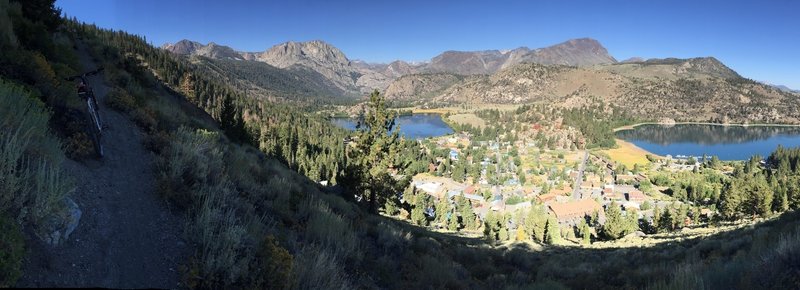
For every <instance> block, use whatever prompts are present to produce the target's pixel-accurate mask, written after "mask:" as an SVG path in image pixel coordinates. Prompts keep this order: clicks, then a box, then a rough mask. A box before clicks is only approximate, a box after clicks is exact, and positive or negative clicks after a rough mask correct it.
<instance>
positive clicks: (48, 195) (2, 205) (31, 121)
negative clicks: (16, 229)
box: [0, 80, 74, 225]
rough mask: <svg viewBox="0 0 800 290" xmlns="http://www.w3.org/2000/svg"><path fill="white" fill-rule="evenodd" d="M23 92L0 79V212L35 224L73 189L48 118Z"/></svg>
mask: <svg viewBox="0 0 800 290" xmlns="http://www.w3.org/2000/svg"><path fill="white" fill-rule="evenodd" d="M43 107H44V106H43V104H41V102H39V101H38V100H35V99H33V98H32V97H30V95H29V94H28V93H27V92H25V91H24V90H22V89H20V88H18V87H16V86H13V85H10V84H8V83H6V82H5V81H3V80H0V116H2V117H0V128H7V129H5V130H3V131H0V212H9V213H11V215H12V217H15V218H16V219H17V221H20V222H23V223H26V224H34V225H35V224H36V223H37V222H38V221H39V220H41V219H42V218H43V217H44V216H45V215H47V214H48V213H50V212H52V211H53V210H54V209H55V207H56V206H57V205H58V204H60V202H61V199H62V198H63V197H64V196H65V195H66V194H67V193H68V192H70V191H71V190H72V189H73V188H74V186H73V185H72V183H71V180H70V179H69V178H68V177H67V176H66V175H64V174H63V173H62V171H61V169H60V164H61V162H62V161H63V159H64V154H63V152H62V151H61V144H60V142H59V141H58V139H57V138H56V137H55V136H53V135H52V134H50V131H49V130H48V126H47V122H48V119H49V114H48V113H47V111H45V110H44V108H43Z"/></svg>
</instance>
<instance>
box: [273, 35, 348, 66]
mask: <svg viewBox="0 0 800 290" xmlns="http://www.w3.org/2000/svg"><path fill="white" fill-rule="evenodd" d="M258 59H259V60H260V61H264V62H267V63H269V64H271V65H273V66H276V67H279V68H286V67H289V66H292V65H295V64H298V63H306V62H315V63H321V64H337V65H340V66H350V60H349V59H347V56H345V55H344V53H343V52H342V51H341V50H339V49H338V48H336V47H334V46H332V45H330V44H328V43H326V42H324V41H321V40H312V41H306V42H294V41H288V42H284V43H281V44H278V45H275V46H273V47H271V48H270V49H268V50H267V51H265V52H264V53H262V54H261V55H259V57H258Z"/></svg>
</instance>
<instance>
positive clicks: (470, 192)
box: [464, 185, 475, 194]
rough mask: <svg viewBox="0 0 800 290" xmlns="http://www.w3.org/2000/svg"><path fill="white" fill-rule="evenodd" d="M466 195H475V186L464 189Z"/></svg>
mask: <svg viewBox="0 0 800 290" xmlns="http://www.w3.org/2000/svg"><path fill="white" fill-rule="evenodd" d="M464 194H475V186H472V185H470V186H467V188H465V189H464Z"/></svg>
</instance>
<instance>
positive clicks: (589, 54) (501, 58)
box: [162, 38, 617, 97]
mask: <svg viewBox="0 0 800 290" xmlns="http://www.w3.org/2000/svg"><path fill="white" fill-rule="evenodd" d="M162 48H163V49H166V50H168V51H170V52H172V53H175V54H178V55H186V56H190V57H191V56H195V57H205V58H209V59H213V60H248V61H257V62H262V63H266V64H269V65H271V66H273V67H276V68H279V69H283V70H285V71H287V73H294V74H309V73H311V74H319V75H321V76H323V77H324V78H326V79H327V80H329V81H330V82H331V85H333V86H334V87H335V88H331V90H328V91H341V92H342V94H343V95H345V96H351V97H354V96H359V95H363V94H366V93H368V92H370V91H372V90H373V89H381V90H382V89H385V88H387V87H388V86H389V84H391V83H392V82H393V81H394V80H395V79H397V78H399V77H402V76H404V75H411V74H420V73H426V74H427V73H449V74H456V75H481V74H493V73H496V72H498V71H500V70H501V69H504V68H508V67H511V66H513V65H516V64H519V63H525V62H532V63H540V64H552V65H568V66H591V65H598V64H611V63H616V62H617V61H616V59H614V57H612V56H611V55H609V53H608V51H607V50H606V49H605V47H603V46H602V45H601V44H600V42H598V41H597V40H594V39H590V38H581V39H573V40H569V41H566V42H563V43H560V44H556V45H553V46H549V47H545V48H539V49H529V48H527V47H520V48H517V49H513V50H502V51H501V50H485V51H445V52H443V53H442V54H440V55H438V56H436V57H434V58H432V59H431V60H430V61H429V62H424V63H417V64H412V63H408V62H405V61H401V60H398V61H394V62H391V63H388V64H383V63H367V62H364V61H358V60H355V61H351V60H350V59H349V58H347V56H345V54H344V53H343V52H342V51H341V50H339V49H338V48H336V47H334V46H332V45H330V44H328V43H325V42H323V41H319V40H314V41H308V42H291V41H290V42H285V43H281V44H278V45H275V46H273V47H271V48H269V49H267V50H265V51H263V52H242V51H236V50H234V49H233V48H231V47H228V46H223V45H218V44H216V43H213V42H212V43H209V44H207V45H203V44H201V43H198V42H195V41H190V40H181V41H179V42H177V43H174V44H171V43H167V44H165V45H163V46H162Z"/></svg>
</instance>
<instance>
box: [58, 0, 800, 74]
mask: <svg viewBox="0 0 800 290" xmlns="http://www.w3.org/2000/svg"><path fill="white" fill-rule="evenodd" d="M56 5H57V6H59V7H61V8H62V10H63V12H64V13H66V14H67V15H69V16H76V17H77V18H78V19H79V20H81V21H85V22H89V23H95V24H97V25H99V26H101V27H105V28H113V29H121V30H125V31H128V32H131V33H135V34H139V35H143V36H145V37H146V38H147V40H148V41H149V42H151V43H152V44H154V45H156V46H160V45H161V44H164V43H165V42H177V41H179V40H181V39H190V40H195V41H198V42H201V43H204V44H205V43H208V42H212V41H213V42H216V43H218V44H223V45H228V46H231V47H233V48H234V49H237V50H242V51H263V50H266V49H267V48H269V47H271V46H273V45H276V44H279V43H282V42H285V41H289V40H292V41H307V40H315V39H319V40H324V41H326V42H328V43H330V44H332V45H334V46H336V47H338V48H339V49H341V50H342V51H343V52H344V53H345V54H346V55H347V56H348V58H350V59H361V60H366V61H370V62H389V61H392V60H396V59H401V60H406V61H425V60H429V59H430V58H432V57H434V56H436V55H437V54H439V53H441V52H443V51H445V50H484V49H513V48H517V47H520V46H527V47H530V48H538V47H544V46H548V45H552V44H556V43H559V42H562V41H565V40H568V39H571V38H579V37H591V38H594V39H597V40H598V41H600V42H601V43H602V44H603V45H604V46H605V47H606V48H607V49H608V51H609V52H610V53H611V55H613V56H614V57H616V58H617V59H618V60H624V59H627V58H630V57H634V56H639V57H644V58H653V57H657V58H663V57H679V58H687V57H697V56H714V57H716V58H718V59H720V60H721V61H722V62H724V63H725V64H727V65H728V66H730V67H731V68H733V69H734V70H736V71H738V72H739V73H740V74H742V75H743V76H745V77H748V78H751V79H755V80H760V81H767V82H771V83H776V84H784V85H787V86H789V87H792V88H794V89H800V54H798V51H800V1H794V0H775V1H769V0H764V1H755V0H753V1H739V0H729V1H716V0H714V1H701V0H691V1H677V0H676V1H666V0H644V1H596V0H595V1H569V0H564V1H436V0H427V1H418V0H408V1H386V0H363V1H324V0H322V1H308V0H298V1H293V0H283V1H224V0H216V1H210V0H197V1H170V0H158V1H154V0H136V1H115V0H58V1H57V2H56Z"/></svg>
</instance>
